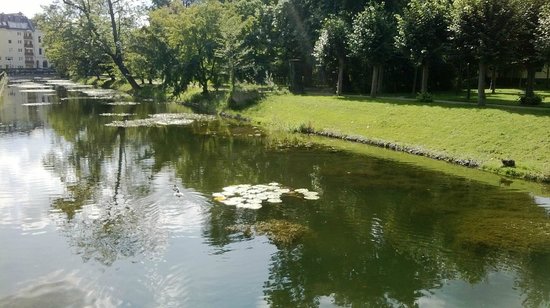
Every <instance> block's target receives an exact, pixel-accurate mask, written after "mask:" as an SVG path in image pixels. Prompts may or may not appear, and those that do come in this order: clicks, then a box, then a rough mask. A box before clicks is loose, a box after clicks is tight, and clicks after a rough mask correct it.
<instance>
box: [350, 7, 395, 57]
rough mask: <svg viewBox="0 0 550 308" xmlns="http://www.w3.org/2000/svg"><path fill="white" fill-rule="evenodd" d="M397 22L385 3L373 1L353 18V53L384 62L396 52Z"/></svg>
mask: <svg viewBox="0 0 550 308" xmlns="http://www.w3.org/2000/svg"><path fill="white" fill-rule="evenodd" d="M394 34H395V22H394V20H393V18H392V17H391V16H390V14H389V13H388V12H387V11H386V10H385V9H384V4H383V3H382V4H377V3H374V2H373V3H371V4H369V5H368V6H367V7H365V10H363V11H362V12H361V13H359V14H357V15H356V16H355V17H354V18H353V26H352V32H351V33H350V35H349V48H350V51H351V53H352V54H353V55H354V56H356V57H358V58H360V59H363V60H364V61H366V62H369V63H373V64H382V63H384V62H385V61H387V60H388V59H389V58H390V56H391V55H392V54H393V52H394V48H393V46H394Z"/></svg>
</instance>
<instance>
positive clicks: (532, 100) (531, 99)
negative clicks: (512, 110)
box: [519, 94, 542, 106]
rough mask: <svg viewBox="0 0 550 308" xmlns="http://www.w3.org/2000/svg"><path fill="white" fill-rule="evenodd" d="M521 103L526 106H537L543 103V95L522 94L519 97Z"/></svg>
mask: <svg viewBox="0 0 550 308" xmlns="http://www.w3.org/2000/svg"><path fill="white" fill-rule="evenodd" d="M519 104H520V105H525V106H536V105H540V104H542V96H540V95H536V94H535V95H529V96H528V95H522V96H520V97H519Z"/></svg>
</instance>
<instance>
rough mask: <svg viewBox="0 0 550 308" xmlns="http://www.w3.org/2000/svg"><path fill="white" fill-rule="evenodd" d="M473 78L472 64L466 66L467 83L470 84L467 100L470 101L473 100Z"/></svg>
mask: <svg viewBox="0 0 550 308" xmlns="http://www.w3.org/2000/svg"><path fill="white" fill-rule="evenodd" d="M470 79H472V76H470V63H468V64H466V82H467V83H468V85H467V86H468V90H467V91H466V99H467V100H468V101H469V100H470V98H472V83H471V80H470Z"/></svg>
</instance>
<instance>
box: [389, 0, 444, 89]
mask: <svg viewBox="0 0 550 308" xmlns="http://www.w3.org/2000/svg"><path fill="white" fill-rule="evenodd" d="M449 9H450V7H449V2H448V1H447V0H412V1H411V2H409V4H408V5H407V7H406V8H405V9H404V11H403V13H402V14H400V15H397V36H396V38H395V43H396V46H397V47H398V48H399V49H401V51H402V52H403V53H404V54H405V55H407V56H408V57H409V58H410V59H411V61H412V63H413V64H414V66H415V67H418V66H422V88H421V92H422V94H426V93H427V92H428V74H429V67H430V63H431V62H432V61H434V60H435V59H437V58H439V57H440V56H441V55H442V53H443V51H444V49H445V47H446V46H447V44H446V43H447V42H448V38H449V31H448V29H449V25H450V13H449Z"/></svg>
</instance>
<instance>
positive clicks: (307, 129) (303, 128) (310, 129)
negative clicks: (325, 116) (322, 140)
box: [294, 122, 315, 134]
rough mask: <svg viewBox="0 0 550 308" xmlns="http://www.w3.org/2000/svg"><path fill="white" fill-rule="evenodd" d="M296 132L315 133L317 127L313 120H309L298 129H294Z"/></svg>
mask: <svg viewBox="0 0 550 308" xmlns="http://www.w3.org/2000/svg"><path fill="white" fill-rule="evenodd" d="M294 132H295V133H301V134H314V133H315V128H314V127H313V125H312V124H311V122H309V123H307V124H306V123H302V124H300V126H298V127H297V128H296V129H294Z"/></svg>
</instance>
